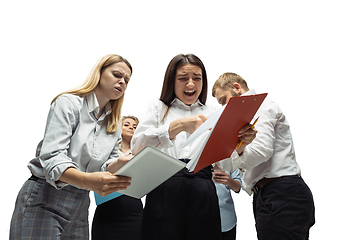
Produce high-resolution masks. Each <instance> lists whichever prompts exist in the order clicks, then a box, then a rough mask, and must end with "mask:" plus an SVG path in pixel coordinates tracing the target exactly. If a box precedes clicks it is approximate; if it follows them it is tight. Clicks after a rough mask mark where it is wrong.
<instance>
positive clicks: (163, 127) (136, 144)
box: [131, 101, 207, 154]
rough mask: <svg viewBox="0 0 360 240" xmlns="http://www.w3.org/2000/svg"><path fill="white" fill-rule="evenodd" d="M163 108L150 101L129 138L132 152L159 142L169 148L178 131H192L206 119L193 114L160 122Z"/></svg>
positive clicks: (161, 105)
mask: <svg viewBox="0 0 360 240" xmlns="http://www.w3.org/2000/svg"><path fill="white" fill-rule="evenodd" d="M165 108H166V106H165V105H164V104H163V103H162V102H161V101H158V102H154V103H152V104H151V105H150V107H149V108H148V110H147V111H146V112H145V114H144V117H143V118H142V120H141V121H140V124H139V125H138V127H137V129H136V131H135V133H134V135H133V137H132V140H131V149H132V151H133V153H134V154H137V153H138V152H140V151H141V149H143V148H144V147H146V146H148V145H150V146H153V147H157V146H159V145H160V144H161V146H162V147H163V148H171V147H173V146H174V144H173V142H172V140H173V139H174V138H175V137H176V136H177V135H178V134H179V133H180V132H182V131H186V132H189V133H192V132H194V131H195V130H196V129H197V128H198V127H199V126H200V125H201V124H202V123H203V122H204V121H205V120H206V119H207V118H206V117H205V116H203V115H194V116H187V117H180V118H178V119H176V120H174V121H172V122H168V123H161V122H160V121H161V118H162V116H163V114H164V113H163V112H164V111H163V110H164V109H165ZM165 122H166V121H165Z"/></svg>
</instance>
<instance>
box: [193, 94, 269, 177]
mask: <svg viewBox="0 0 360 240" xmlns="http://www.w3.org/2000/svg"><path fill="white" fill-rule="evenodd" d="M266 96H267V93H262V94H256V95H247V96H239V97H232V98H230V100H229V102H228V103H227V105H226V107H225V109H224V111H223V112H222V114H221V116H220V118H219V120H218V122H217V124H216V125H215V127H214V130H213V131H212V133H211V136H210V137H209V139H208V141H207V143H206V145H205V147H204V149H203V151H202V153H201V155H200V157H199V160H198V162H197V164H196V167H195V169H194V173H196V172H198V171H200V170H201V169H203V168H204V167H207V166H209V165H211V164H213V163H215V162H218V161H220V160H223V159H225V158H229V157H230V156H231V154H232V153H233V151H234V149H235V148H236V146H237V144H238V143H239V138H238V136H237V135H238V133H239V130H240V129H241V128H242V127H244V126H245V125H246V124H248V123H250V122H251V120H252V119H253V118H254V116H255V114H256V112H257V110H258V109H259V107H260V106H261V104H262V102H263V101H264V99H265V98H266Z"/></svg>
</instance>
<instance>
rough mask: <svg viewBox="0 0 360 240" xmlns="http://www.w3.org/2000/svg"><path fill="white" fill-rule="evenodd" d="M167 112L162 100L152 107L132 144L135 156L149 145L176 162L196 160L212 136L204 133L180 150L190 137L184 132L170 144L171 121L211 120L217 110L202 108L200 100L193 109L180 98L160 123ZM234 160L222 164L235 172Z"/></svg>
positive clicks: (192, 106) (227, 160) (145, 115)
mask: <svg viewBox="0 0 360 240" xmlns="http://www.w3.org/2000/svg"><path fill="white" fill-rule="evenodd" d="M166 109H167V106H166V105H165V104H164V103H163V102H162V101H160V100H155V101H153V102H152V103H151V104H150V106H149V107H148V109H147V110H146V112H145V114H144V116H143V118H141V121H140V123H139V125H138V127H137V128H136V131H135V133H134V135H133V138H132V141H131V149H132V151H133V154H137V153H138V152H139V151H141V149H143V148H144V147H146V146H148V145H150V146H153V147H155V148H157V149H159V150H161V151H162V152H164V153H166V154H168V155H170V156H172V157H174V158H176V159H181V158H187V159H193V158H196V157H197V156H198V155H199V152H200V151H201V146H202V145H203V142H204V141H205V140H206V139H207V137H208V134H210V131H207V132H205V133H203V134H202V135H200V136H199V137H198V138H196V139H195V140H194V141H193V142H192V143H190V144H188V145H187V146H185V147H184V148H181V145H182V144H183V143H184V142H185V141H186V140H187V139H188V137H189V136H190V134H189V133H187V132H185V131H182V132H180V133H179V134H178V135H177V136H176V137H175V138H173V139H171V140H170V138H169V125H170V123H171V122H172V121H174V120H176V119H179V118H181V117H185V116H191V115H197V114H202V115H204V116H206V117H208V116H209V115H210V114H211V113H213V112H214V111H215V110H216V107H214V106H209V105H203V104H201V103H200V101H199V100H198V101H197V102H196V103H194V104H192V105H191V106H188V105H186V104H184V103H183V102H182V101H180V100H179V99H178V98H175V99H174V100H173V101H172V103H171V107H170V110H169V112H168V115H167V116H166V118H165V119H164V121H163V122H161V120H162V118H163V116H164V114H165V112H166ZM234 152H236V151H234ZM236 155H237V156H238V154H237V153H236ZM239 159H242V158H239V157H236V158H235V160H236V161H240V160H239ZM232 160H233V159H232V158H231V159H230V161H229V159H226V160H223V161H221V166H225V167H227V168H232V167H233V165H234V163H233V162H232Z"/></svg>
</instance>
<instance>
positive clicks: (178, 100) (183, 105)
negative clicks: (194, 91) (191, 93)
mask: <svg viewBox="0 0 360 240" xmlns="http://www.w3.org/2000/svg"><path fill="white" fill-rule="evenodd" d="M170 105H171V106H172V105H174V106H177V107H180V108H184V109H189V108H190V109H192V108H194V107H197V106H204V104H202V103H201V102H200V100H199V99H198V100H197V101H196V102H195V103H193V104H191V105H190V106H189V105H186V104H185V103H183V102H182V101H181V100H180V99H179V98H177V97H176V98H175V99H174V100H173V101H172V102H171V103H170Z"/></svg>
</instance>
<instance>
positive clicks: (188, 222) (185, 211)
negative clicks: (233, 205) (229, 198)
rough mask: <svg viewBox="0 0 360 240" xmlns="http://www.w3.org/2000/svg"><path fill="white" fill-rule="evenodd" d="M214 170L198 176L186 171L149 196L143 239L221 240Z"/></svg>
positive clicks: (203, 171)
mask: <svg viewBox="0 0 360 240" xmlns="http://www.w3.org/2000/svg"><path fill="white" fill-rule="evenodd" d="M211 168H212V167H211V166H209V167H206V168H204V169H202V170H201V171H199V172H198V173H196V174H194V173H189V172H188V171H187V169H185V168H184V169H182V170H181V171H179V172H178V173H177V174H175V175H174V176H173V177H171V178H170V179H169V180H167V181H166V182H164V183H163V184H161V185H160V186H159V187H157V188H156V189H154V190H153V191H152V192H150V193H149V194H148V195H147V197H146V203H145V208H144V216H143V225H142V239H144V240H155V239H156V240H169V239H171V240H180V239H181V240H192V239H194V240H195V239H196V240H199V239H207V240H219V239H221V222H220V210H219V204H218V198H217V194H216V189H215V185H214V182H213V181H212V173H211Z"/></svg>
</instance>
